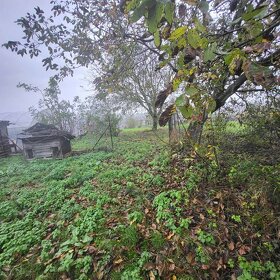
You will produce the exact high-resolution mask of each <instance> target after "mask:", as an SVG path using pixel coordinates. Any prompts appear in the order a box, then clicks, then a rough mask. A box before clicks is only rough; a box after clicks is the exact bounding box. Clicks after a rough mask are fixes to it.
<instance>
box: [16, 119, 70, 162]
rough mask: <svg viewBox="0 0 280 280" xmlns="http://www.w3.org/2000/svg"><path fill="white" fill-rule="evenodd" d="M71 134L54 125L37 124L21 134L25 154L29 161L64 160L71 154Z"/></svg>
mask: <svg viewBox="0 0 280 280" xmlns="http://www.w3.org/2000/svg"><path fill="white" fill-rule="evenodd" d="M73 138H75V137H74V136H73V135H71V134H70V133H68V132H66V131H63V130H59V129H58V128H56V127H55V126H54V125H47V124H42V123H36V124H35V125H33V126H32V127H30V128H28V129H26V130H24V131H23V133H21V136H20V137H19V139H20V140H21V141H22V146H23V153H24V155H25V157H26V158H27V159H32V158H63V157H64V156H65V155H66V154H67V153H69V152H71V142H70V140H71V139H73Z"/></svg>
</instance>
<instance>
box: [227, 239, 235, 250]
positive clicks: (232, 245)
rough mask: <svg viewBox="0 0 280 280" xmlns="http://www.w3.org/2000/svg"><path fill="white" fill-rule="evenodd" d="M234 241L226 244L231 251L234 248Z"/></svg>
mask: <svg viewBox="0 0 280 280" xmlns="http://www.w3.org/2000/svg"><path fill="white" fill-rule="evenodd" d="M234 247H235V246H234V243H233V242H232V241H231V242H230V243H229V244H228V248H229V250H230V251H233V250H234Z"/></svg>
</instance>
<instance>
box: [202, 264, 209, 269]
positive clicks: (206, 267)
mask: <svg viewBox="0 0 280 280" xmlns="http://www.w3.org/2000/svg"><path fill="white" fill-rule="evenodd" d="M201 268H202V269H203V270H207V269H209V265H208V264H203V265H202V266H201Z"/></svg>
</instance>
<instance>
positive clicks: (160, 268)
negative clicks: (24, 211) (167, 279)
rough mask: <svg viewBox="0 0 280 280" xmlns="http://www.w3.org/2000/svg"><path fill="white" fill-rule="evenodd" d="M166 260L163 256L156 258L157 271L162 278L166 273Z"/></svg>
mask: <svg viewBox="0 0 280 280" xmlns="http://www.w3.org/2000/svg"><path fill="white" fill-rule="evenodd" d="M164 267H165V265H164V260H163V257H162V256H161V255H157V256H156V269H157V271H158V275H159V276H161V275H162V273H163V271H164Z"/></svg>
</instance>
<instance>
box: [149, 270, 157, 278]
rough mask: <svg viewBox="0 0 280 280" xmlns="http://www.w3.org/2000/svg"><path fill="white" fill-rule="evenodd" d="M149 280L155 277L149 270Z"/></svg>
mask: <svg viewBox="0 0 280 280" xmlns="http://www.w3.org/2000/svg"><path fill="white" fill-rule="evenodd" d="M149 277H150V280H156V277H155V275H154V273H153V272H152V271H150V272H149Z"/></svg>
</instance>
